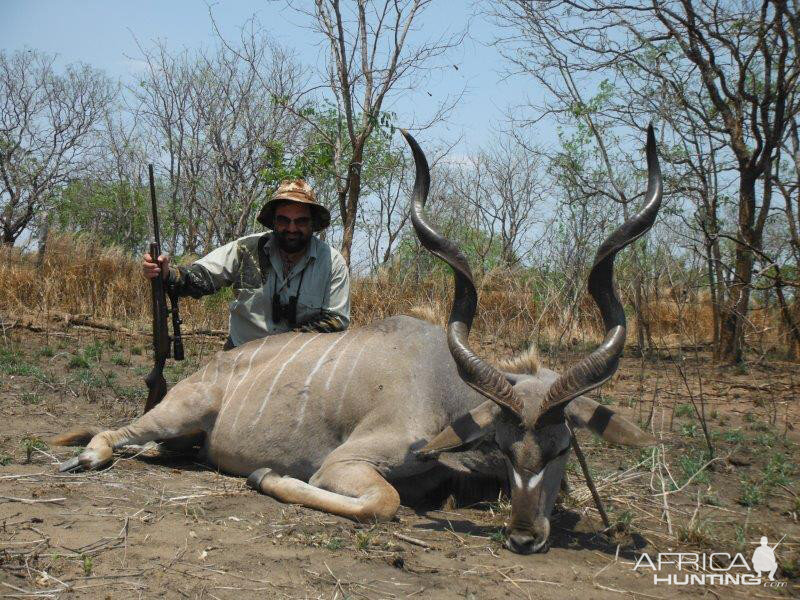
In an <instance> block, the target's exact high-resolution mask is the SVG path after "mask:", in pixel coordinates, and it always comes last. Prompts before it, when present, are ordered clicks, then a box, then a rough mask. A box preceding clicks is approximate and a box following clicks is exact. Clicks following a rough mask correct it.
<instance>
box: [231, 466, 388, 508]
mask: <svg viewBox="0 0 800 600" xmlns="http://www.w3.org/2000/svg"><path fill="white" fill-rule="evenodd" d="M247 484H248V485H249V486H250V487H251V488H253V489H255V490H258V491H260V492H262V493H264V494H266V495H268V496H272V497H273V498H275V499H276V500H279V501H281V502H286V503H289V504H300V505H302V506H306V507H308V508H313V509H316V510H320V511H323V512H327V513H331V514H334V515H338V516H340V517H346V518H348V519H352V520H354V521H358V522H359V523H374V522H375V521H389V520H391V519H392V517H394V515H395V513H396V512H397V509H398V507H399V506H400V495H399V494H398V493H397V490H395V489H394V487H392V485H391V484H389V483H388V482H387V481H386V480H385V479H384V478H383V477H382V476H381V475H380V474H379V473H378V472H377V471H376V470H375V469H374V467H372V465H369V464H366V463H358V462H352V463H337V464H334V465H328V466H323V467H322V468H321V469H320V470H319V471H317V472H316V473H315V474H314V476H313V477H312V478H311V481H310V482H309V483H306V482H305V481H301V480H299V479H295V478H293V477H281V476H280V475H278V474H276V473H274V472H273V471H272V469H267V468H264V469H258V470H257V471H254V472H253V473H252V474H251V475H250V477H248V478H247Z"/></svg>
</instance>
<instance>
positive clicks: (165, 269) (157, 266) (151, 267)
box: [142, 254, 169, 281]
mask: <svg viewBox="0 0 800 600" xmlns="http://www.w3.org/2000/svg"><path fill="white" fill-rule="evenodd" d="M142 270H143V271H144V276H145V277H147V278H148V279H153V278H154V277H158V274H159V273H161V277H162V278H163V279H164V281H166V279H167V276H168V275H169V256H167V255H166V254H162V255H161V256H159V257H158V262H153V257H152V256H150V255H149V254H145V255H144V260H143V261H142Z"/></svg>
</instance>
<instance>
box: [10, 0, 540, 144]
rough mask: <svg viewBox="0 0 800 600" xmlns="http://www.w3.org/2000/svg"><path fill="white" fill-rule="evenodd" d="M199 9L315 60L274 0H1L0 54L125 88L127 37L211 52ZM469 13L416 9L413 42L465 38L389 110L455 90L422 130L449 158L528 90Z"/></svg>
mask: <svg viewBox="0 0 800 600" xmlns="http://www.w3.org/2000/svg"><path fill="white" fill-rule="evenodd" d="M306 1H307V2H308V4H309V6H311V5H312V3H311V1H310V0H306ZM209 10H210V11H211V12H212V13H213V15H214V19H215V21H216V22H217V25H218V26H219V28H220V30H221V33H222V35H223V36H225V37H226V38H227V39H228V40H232V41H233V40H236V39H237V38H238V35H239V28H240V27H241V26H242V25H244V24H245V22H246V21H247V20H248V19H249V18H250V17H252V16H254V15H255V16H256V17H257V19H258V20H259V21H260V22H261V23H262V25H263V26H264V28H265V29H266V30H267V31H268V32H269V34H270V36H271V37H272V38H273V39H275V40H276V41H278V42H279V43H281V44H282V45H284V46H287V47H289V48H291V49H293V50H294V53H295V55H296V56H297V58H298V59H299V60H300V62H302V63H303V64H306V65H308V66H312V67H313V66H320V65H322V64H323V61H324V54H322V51H323V46H322V45H321V43H320V39H319V37H318V35H316V34H315V33H314V32H311V31H309V30H308V28H307V27H306V25H307V24H308V21H307V20H305V17H303V16H302V15H299V14H297V13H296V12H294V11H292V10H290V9H288V8H287V7H286V4H285V2H283V1H282V0H277V1H275V0H229V1H225V2H222V1H219V2H216V3H206V2H202V1H200V0H169V1H164V0H139V1H137V2H119V1H117V2H114V1H112V2H109V1H108V0H103V1H99V0H71V1H69V2H67V1H64V0H58V1H57V0H2V1H1V2H0V39H1V40H2V48H3V49H5V50H18V49H24V48H35V49H38V50H44V51H46V52H50V53H55V54H57V55H58V56H59V60H60V61H62V63H64V64H66V63H72V62H84V63H88V64H90V65H92V66H94V67H96V68H100V69H102V70H104V71H105V72H106V73H107V74H109V75H111V76H112V77H114V78H119V79H120V80H121V81H123V82H130V81H132V80H134V78H135V76H136V73H137V71H138V70H139V69H141V62H140V58H141V51H140V50H139V48H138V47H137V40H138V42H139V43H140V44H141V45H142V46H144V47H150V46H152V45H153V43H154V42H155V41H156V40H163V41H164V42H166V44H167V46H168V47H169V48H171V49H172V50H176V51H177V50H181V49H184V48H186V49H195V48H201V47H206V48H212V47H214V46H215V45H216V44H217V43H218V39H217V37H216V34H215V32H214V29H213V26H212V22H211V19H210V17H209ZM475 12H476V9H475V8H474V6H472V5H471V4H470V3H469V2H464V1H460V0H439V1H437V2H434V3H433V5H432V6H430V7H429V8H428V9H427V10H426V11H425V13H424V16H423V19H421V20H420V28H419V30H418V31H417V32H416V33H415V35H417V36H418V37H419V38H425V39H435V38H437V37H438V36H440V35H442V34H443V33H445V32H447V31H450V32H451V33H455V32H458V31H461V30H463V29H465V28H467V27H469V36H468V37H467V38H466V39H465V40H464V42H463V43H462V44H461V45H460V46H459V47H458V48H456V49H454V50H453V51H451V52H450V53H449V55H448V60H447V62H448V63H450V62H452V64H453V65H454V66H453V68H452V69H449V68H448V69H446V70H445V71H444V72H443V75H441V76H439V77H438V78H437V80H436V81H434V82H433V83H432V84H431V85H430V86H427V87H429V89H416V90H411V91H410V92H409V93H408V94H407V96H403V98H402V99H401V100H400V101H397V102H396V103H395V105H394V106H392V107H390V108H391V110H394V111H395V112H397V113H398V124H399V125H401V126H404V125H405V124H406V122H414V121H416V122H419V121H424V120H426V119H427V118H429V117H430V115H431V114H432V113H433V112H434V111H435V107H436V103H437V101H438V100H440V99H442V98H443V97H445V96H447V95H450V96H452V95H456V94H458V93H459V92H460V91H461V90H462V89H463V90H465V94H464V96H463V98H462V100H461V102H460V103H459V104H458V105H457V107H456V108H455V109H454V110H453V111H452V112H451V113H450V115H449V118H448V119H447V122H445V123H442V124H440V125H438V126H437V127H435V128H434V129H432V130H429V131H428V132H426V133H425V134H422V138H424V137H426V136H427V137H429V138H432V140H435V141H436V142H438V143H440V144H452V143H456V142H457V146H456V148H455V149H454V150H453V155H454V156H457V155H459V154H462V155H463V154H469V153H470V152H471V149H473V148H475V147H477V146H478V145H481V144H484V143H488V142H489V141H490V140H491V138H492V136H493V131H495V130H496V129H497V128H499V127H502V126H503V124H504V121H505V116H504V115H505V113H506V112H507V110H508V108H509V107H510V106H514V105H515V104H517V103H519V102H521V101H522V100H523V99H524V98H525V97H526V96H527V95H530V94H531V92H532V90H531V86H532V85H533V84H532V83H531V81H529V80H525V79H524V78H523V77H512V78H507V77H504V73H503V71H504V68H505V63H504V61H503V59H502V57H501V56H500V54H499V52H498V51H497V50H496V49H495V48H494V47H492V46H491V41H492V40H493V39H494V38H495V37H497V35H498V33H499V31H498V29H497V28H496V27H495V26H494V25H493V24H492V23H490V22H489V21H488V20H487V19H486V18H485V17H483V16H481V15H476V14H474V13H475ZM533 91H535V90H533ZM420 141H421V142H423V139H420Z"/></svg>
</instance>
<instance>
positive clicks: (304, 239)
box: [275, 231, 311, 254]
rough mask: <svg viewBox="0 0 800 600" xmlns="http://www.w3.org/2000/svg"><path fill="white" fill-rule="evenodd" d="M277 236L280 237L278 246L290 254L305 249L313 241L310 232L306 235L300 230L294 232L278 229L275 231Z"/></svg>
mask: <svg viewBox="0 0 800 600" xmlns="http://www.w3.org/2000/svg"><path fill="white" fill-rule="evenodd" d="M275 237H276V238H277V239H278V248H280V249H281V250H283V251H284V252H288V253H290V254H294V253H295V252H300V250H304V249H305V248H306V247H307V246H308V243H309V242H310V241H311V234H310V233H309V234H308V235H306V234H304V233H302V232H299V231H298V232H292V233H289V232H287V231H278V232H275Z"/></svg>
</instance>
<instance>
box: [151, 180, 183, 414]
mask: <svg viewBox="0 0 800 600" xmlns="http://www.w3.org/2000/svg"><path fill="white" fill-rule="evenodd" d="M148 171H149V175H150V203H151V204H152V207H153V237H154V238H155V241H153V242H151V243H150V256H151V257H153V260H158V257H159V256H161V237H160V235H159V231H158V208H157V206H156V186H155V181H154V180H153V165H148ZM162 269H163V266H162ZM150 286H151V288H150V290H151V292H152V297H153V363H154V364H153V369H152V370H151V371H150V372H149V373H148V374H147V377H145V378H144V382H145V383H146V384H147V402H146V403H145V405H144V412H147V411H148V410H150V409H151V408H153V407H154V406H155V405H156V404H158V403H159V402H161V400H162V399H163V398H164V396H166V395H167V381H166V379H164V364H165V363H166V361H167V359H168V358H169V357H170V351H172V352H171V354H172V357H173V358H174V359H175V360H183V338H182V337H181V323H182V321H181V318H180V314H179V313H178V294H177V291H176V290H175V289H174V288H173V287H172V286H171V285H168V284H166V282H165V281H164V279H163V273H159V275H158V276H157V277H154V278H153V279H151V280H150ZM167 296H169V304H170V308H167ZM170 314H171V315H172V333H173V335H172V336H170V335H169V328H168V325H167V316H168V315H170Z"/></svg>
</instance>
